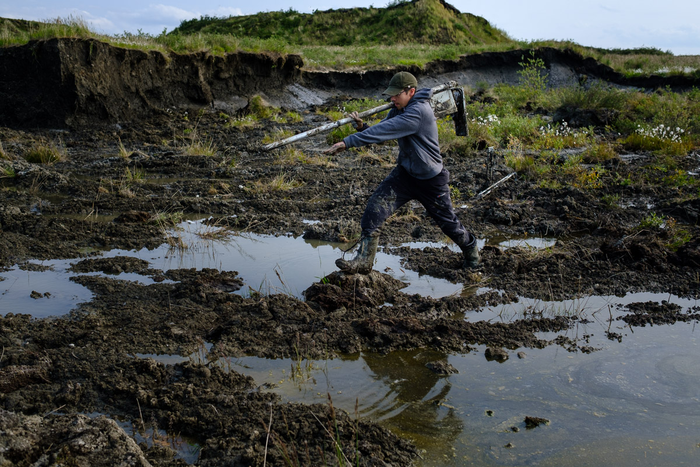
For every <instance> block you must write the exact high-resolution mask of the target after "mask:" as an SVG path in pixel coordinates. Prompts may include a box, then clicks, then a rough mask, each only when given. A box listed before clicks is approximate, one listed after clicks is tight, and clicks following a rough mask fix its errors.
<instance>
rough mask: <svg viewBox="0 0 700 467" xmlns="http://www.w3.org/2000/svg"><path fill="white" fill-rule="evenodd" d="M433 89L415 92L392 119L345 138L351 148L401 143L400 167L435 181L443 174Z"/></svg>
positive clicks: (394, 113)
mask: <svg viewBox="0 0 700 467" xmlns="http://www.w3.org/2000/svg"><path fill="white" fill-rule="evenodd" d="M432 95H433V90H432V89H427V88H426V89H420V90H418V91H416V93H415V94H414V95H413V98H412V99H411V100H410V101H408V105H406V107H405V108H404V109H402V110H398V109H396V108H395V107H394V108H392V109H391V110H390V111H389V115H387V117H386V118H385V119H384V120H382V121H381V122H379V123H377V124H376V125H374V126H371V127H367V126H365V127H364V128H363V129H362V130H361V131H359V132H357V133H354V134H352V135H350V136H348V137H346V138H345V139H344V140H343V141H344V142H345V146H346V147H348V148H354V147H359V146H365V145H367V144H374V143H381V142H383V141H388V140H392V139H396V140H398V143H399V158H398V160H397V162H398V165H400V166H401V167H403V168H404V169H406V171H407V172H408V173H409V174H411V175H412V176H414V177H415V178H418V179H421V180H427V179H429V178H433V177H434V176H436V175H437V174H439V173H440V172H441V171H442V156H441V155H440V145H439V143H438V130H437V123H436V120H435V114H434V113H433V108H432V107H431V106H430V98H431V97H432Z"/></svg>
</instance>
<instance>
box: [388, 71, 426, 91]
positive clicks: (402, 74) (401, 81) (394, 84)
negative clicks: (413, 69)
mask: <svg viewBox="0 0 700 467" xmlns="http://www.w3.org/2000/svg"><path fill="white" fill-rule="evenodd" d="M417 86H418V81H416V77H415V76H413V75H412V74H411V73H409V72H408V71H399V72H398V73H396V74H395V75H394V76H393V77H392V78H391V81H389V87H388V88H386V91H384V92H383V94H387V95H389V96H395V95H397V94H399V93H401V91H403V90H404V89H406V88H415V87H417Z"/></svg>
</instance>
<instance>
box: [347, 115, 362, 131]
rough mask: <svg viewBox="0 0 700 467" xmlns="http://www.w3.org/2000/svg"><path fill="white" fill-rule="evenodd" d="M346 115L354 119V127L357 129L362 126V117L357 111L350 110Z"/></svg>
mask: <svg viewBox="0 0 700 467" xmlns="http://www.w3.org/2000/svg"><path fill="white" fill-rule="evenodd" d="M348 117H350V118H352V119H353V120H355V129H356V130H359V129H360V128H362V127H363V126H364V123H363V122H362V119H361V118H360V116H359V114H358V113H357V112H352V113H351V114H350V115H348Z"/></svg>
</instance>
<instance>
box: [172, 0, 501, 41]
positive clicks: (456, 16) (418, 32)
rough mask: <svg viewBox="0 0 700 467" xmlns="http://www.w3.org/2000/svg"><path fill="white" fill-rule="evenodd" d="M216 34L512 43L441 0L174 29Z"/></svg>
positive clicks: (191, 23) (206, 20) (200, 22)
mask: <svg viewBox="0 0 700 467" xmlns="http://www.w3.org/2000/svg"><path fill="white" fill-rule="evenodd" d="M193 33H212V34H230V35H233V36H238V37H256V38H260V39H269V38H279V39H281V40H283V41H284V42H286V43H289V44H296V45H334V46H344V45H363V44H367V45H376V44H381V45H395V44H402V43H420V44H456V45H473V44H498V43H510V42H513V41H512V39H510V38H509V37H508V36H507V35H506V33H504V32H503V31H501V30H499V29H497V28H495V27H493V26H491V25H490V24H489V22H488V21H486V20H485V19H484V18H482V17H480V16H475V15H472V14H469V13H461V12H460V11H459V10H457V9H456V8H455V7H453V6H452V5H450V4H448V3H446V2H444V1H443V0H413V1H410V2H399V3H397V4H395V5H392V6H389V7H387V8H372V7H370V8H350V9H339V10H328V11H315V12H314V13H313V14H304V13H299V12H297V11H295V10H293V9H289V10H287V11H275V12H264V13H258V14H255V15H249V16H231V17H228V18H216V17H208V16H204V17H202V18H200V19H192V20H187V21H183V22H182V23H181V24H180V26H179V27H177V28H176V29H175V30H173V31H172V32H171V33H170V34H174V35H177V34H183V35H186V34H193Z"/></svg>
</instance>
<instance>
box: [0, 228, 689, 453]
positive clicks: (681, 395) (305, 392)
mask: <svg viewBox="0 0 700 467" xmlns="http://www.w3.org/2000/svg"><path fill="white" fill-rule="evenodd" d="M183 225H184V226H185V229H184V231H182V232H181V233H180V235H181V236H182V238H183V240H184V241H185V242H186V244H187V245H189V248H188V249H187V250H184V251H183V250H172V249H169V248H168V247H167V246H163V247H161V248H158V249H156V250H140V251H125V250H113V251H109V252H105V253H104V254H103V255H104V256H105V257H114V256H126V255H128V256H134V257H138V258H141V259H145V260H148V261H149V262H150V267H152V268H158V269H163V270H167V269H172V268H192V267H195V268H203V267H211V268H217V269H222V270H236V271H239V272H240V275H241V277H242V278H243V280H244V281H245V284H246V287H245V288H244V289H243V290H241V291H239V292H238V293H240V294H246V293H250V290H251V289H253V290H260V291H262V292H265V293H275V292H285V293H290V294H292V295H294V296H297V297H301V294H302V291H303V290H304V289H306V288H307V287H308V286H309V285H310V284H311V283H313V282H315V281H318V280H319V279H320V278H321V277H323V276H325V275H326V274H328V273H330V272H332V271H333V270H335V265H334V262H335V259H336V258H338V257H339V256H340V254H341V252H340V249H339V245H333V244H327V243H323V242H313V241H305V240H303V239H301V238H292V237H270V236H254V235H236V236H232V237H229V238H228V239H224V240H204V239H203V238H202V237H201V236H199V235H198V232H202V231H204V232H205V233H206V232H207V231H208V230H210V229H211V228H208V227H206V226H204V225H202V224H201V223H200V222H188V223H185V224H183ZM486 241H488V242H489V243H490V244H497V245H500V246H501V247H503V248H505V247H510V246H514V245H513V242H515V240H506V239H495V238H494V239H488V240H486ZM521 241H522V240H517V242H521ZM551 241H553V240H552V239H528V242H526V243H525V245H526V246H527V247H528V248H546V247H547V246H549V245H550V242H551ZM504 242H507V244H506V243H504ZM408 246H411V247H414V248H424V247H426V246H443V245H442V244H409V245H408ZM515 246H521V247H522V243H518V244H517V245H515ZM377 259H378V262H377V266H376V269H378V270H380V271H386V272H388V273H390V274H392V275H393V276H394V277H397V278H399V279H401V280H405V281H408V282H410V286H409V287H408V288H407V289H404V290H405V291H407V292H408V293H420V294H422V295H430V296H433V297H442V296H446V295H450V294H455V293H467V292H465V291H464V290H463V288H462V286H461V285H455V284H451V283H449V282H446V281H442V280H439V279H434V278H430V277H426V276H419V275H418V274H416V273H413V272H411V271H406V270H402V268H401V266H400V258H399V257H398V256H395V255H389V254H386V253H383V252H380V253H379V254H378V255H377ZM73 262H77V260H70V261H65V260H61V261H59V260H56V261H45V262H42V263H41V264H42V265H44V266H51V270H48V271H44V272H38V271H26V270H20V269H19V268H13V269H12V270H10V271H5V272H2V273H0V277H2V278H4V279H5V280H4V281H1V282H0V293H1V295H0V313H2V314H3V315H5V314H7V313H8V312H13V313H18V312H22V313H28V312H30V313H31V314H33V315H34V316H35V317H43V316H50V315H60V314H64V313H67V312H68V311H69V310H70V309H72V308H74V307H75V306H76V305H77V304H78V303H80V302H83V301H87V300H90V298H91V294H90V292H89V291H87V289H85V288H84V287H82V286H80V285H78V284H75V283H73V282H71V281H69V277H70V276H71V275H73V273H70V272H68V271H67V270H68V268H69V267H70V263H73ZM36 264H39V263H36ZM92 274H97V273H92ZM112 277H116V278H118V279H123V280H134V281H139V282H142V283H144V284H149V283H151V279H150V278H148V277H145V276H141V275H138V274H121V275H118V276H112ZM32 291H37V292H38V293H39V294H41V295H42V296H41V297H40V298H36V299H34V298H30V294H31V292H32ZM482 291H483V290H477V291H476V293H480V292H482ZM46 292H49V295H48V296H44V294H45V293H46ZM649 300H652V301H655V302H661V301H662V300H667V301H670V302H673V303H677V304H679V305H681V306H682V307H683V309H684V310H686V309H687V308H689V307H693V306H698V304H699V303H698V301H696V300H685V299H680V298H678V297H674V296H670V295H655V294H630V295H627V296H625V297H584V298H581V299H578V300H570V301H565V302H545V301H537V300H528V299H521V300H520V302H519V303H517V304H511V305H506V306H500V307H493V308H487V309H484V310H481V311H479V312H469V313H467V314H465V316H464V317H463V318H464V319H467V320H490V321H506V322H508V321H512V320H515V319H522V318H523V317H526V316H528V315H542V316H553V315H557V314H564V315H582V316H583V317H585V318H586V319H587V320H589V322H588V323H587V324H581V323H579V324H578V325H577V326H576V327H574V328H573V329H571V330H570V331H569V332H568V333H567V335H568V337H571V338H575V339H581V340H582V343H584V344H586V345H589V346H591V347H593V348H595V349H596V351H595V352H593V353H590V354H585V353H570V352H568V351H566V350H565V349H564V348H562V347H560V346H558V345H550V346H549V347H547V348H545V349H516V350H512V351H509V359H508V360H507V361H505V362H503V363H498V362H496V361H489V360H487V359H486V358H485V357H484V350H485V349H484V347H478V348H477V349H475V350H474V351H472V352H470V353H467V354H464V355H444V354H440V353H438V352H435V351H427V350H415V351H410V352H394V353H391V354H389V355H385V356H382V355H374V354H368V353H363V354H358V355H352V356H345V357H343V358H341V359H336V360H328V361H313V362H312V361H306V360H303V359H302V360H298V361H294V360H289V359H286V360H267V359H261V358H255V357H246V358H240V359H232V360H226V359H220V360H218V363H219V364H221V365H222V366H223V367H224V368H232V369H234V370H236V371H238V372H241V373H244V374H248V375H250V376H252V377H254V378H255V380H256V383H257V384H258V385H261V384H263V383H271V384H273V385H276V386H277V387H276V388H275V389H274V391H275V392H277V393H278V394H280V395H281V397H282V398H283V399H284V400H287V401H298V402H304V403H310V402H321V403H325V402H326V401H327V400H328V394H330V396H331V397H332V399H333V403H334V405H336V406H338V407H341V408H343V409H345V410H346V411H348V412H349V413H350V414H351V415H352V414H353V413H354V410H355V403H356V401H357V402H358V407H359V416H361V417H366V418H369V419H372V420H377V421H378V422H379V423H381V424H383V425H384V426H386V427H387V428H389V429H391V430H392V431H394V432H395V433H397V434H399V435H401V436H405V437H408V438H410V439H412V440H413V441H414V442H415V443H416V445H417V446H418V447H419V448H420V449H422V450H423V454H422V456H423V461H422V463H421V465H423V466H434V465H534V464H536V465H557V466H559V465H565V466H583V465H612V464H615V465H621V466H626V465H683V464H691V465H695V464H696V457H697V456H698V455H700V444H698V443H700V359H698V358H697V355H698V335H697V334H696V329H695V328H696V323H677V324H675V325H672V326H653V327H645V328H630V327H628V326H626V325H625V323H624V322H623V321H617V320H612V321H610V318H611V317H612V318H615V317H617V316H618V314H619V311H618V310H617V308H616V306H617V305H619V304H622V305H624V304H629V303H632V302H645V301H649ZM607 331H611V332H614V333H616V334H618V335H620V336H622V337H621V339H620V340H618V339H608V338H607V337H606V336H607V334H606V332H607ZM541 337H542V338H545V339H554V338H555V337H556V335H555V334H552V335H542V336H541ZM209 347H210V345H209V344H207V345H205V346H204V347H203V348H202V349H201V350H200V351H199V352H197V353H196V354H194V355H192V356H190V357H180V356H155V355H137V357H141V358H146V357H151V358H155V359H157V360H159V361H162V362H163V363H168V364H174V363H177V362H179V361H183V359H185V358H191V359H194V360H195V361H199V362H202V361H205V360H206V358H207V351H208V349H209ZM517 352H525V354H526V355H525V356H524V358H519V357H518V356H517V355H516V354H517ZM435 360H447V361H448V362H449V363H450V364H452V365H453V366H454V367H455V368H456V369H457V370H458V373H457V374H454V375H450V376H438V375H436V374H434V373H432V372H431V371H430V370H429V369H428V368H426V367H425V364H426V363H428V362H431V361H435ZM526 416H532V417H541V418H545V419H548V420H550V423H549V424H548V425H542V426H539V427H537V428H534V429H527V428H526V427H525V423H524V418H525V417H526ZM190 461H191V460H190Z"/></svg>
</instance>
